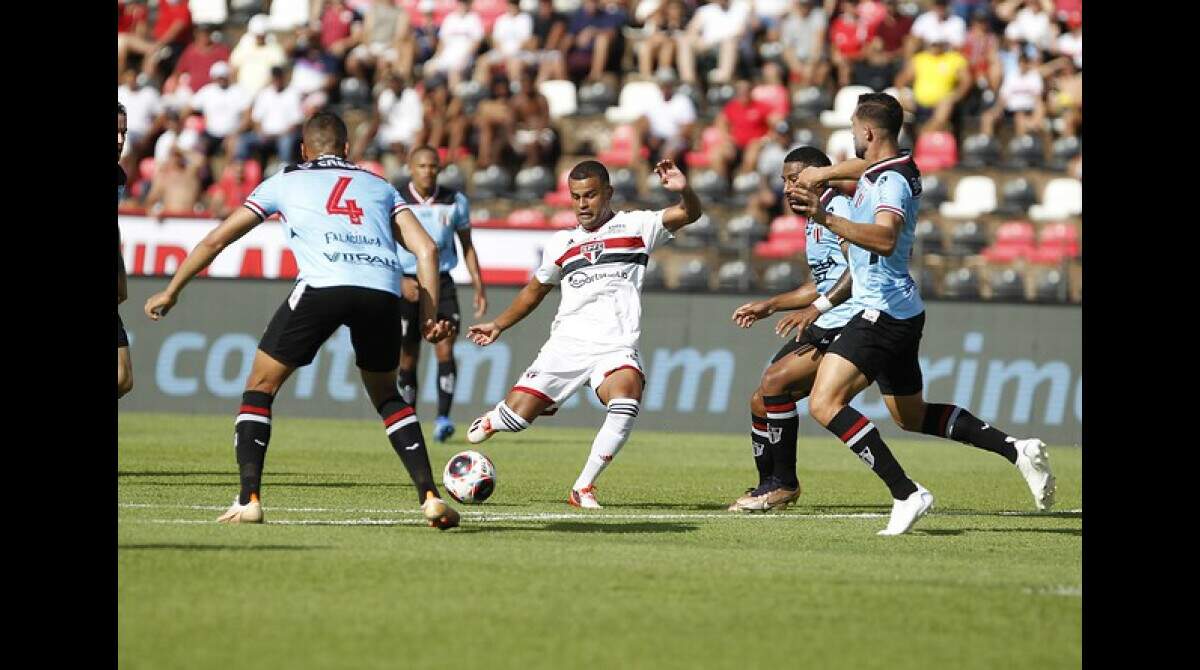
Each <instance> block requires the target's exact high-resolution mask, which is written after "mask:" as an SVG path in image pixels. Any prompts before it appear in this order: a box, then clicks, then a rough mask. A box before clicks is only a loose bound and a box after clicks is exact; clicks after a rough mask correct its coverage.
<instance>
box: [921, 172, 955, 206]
mask: <svg viewBox="0 0 1200 670" xmlns="http://www.w3.org/2000/svg"><path fill="white" fill-rule="evenodd" d="M949 198H950V193H949V191H948V190H947V189H946V182H944V181H942V179H941V178H940V177H938V176H937V175H935V174H931V175H921V200H920V205H919V207H920V211H922V212H924V211H927V210H930V209H932V210H934V211H937V208H938V207H941V206H942V203H943V202H946V200H948V199H949Z"/></svg>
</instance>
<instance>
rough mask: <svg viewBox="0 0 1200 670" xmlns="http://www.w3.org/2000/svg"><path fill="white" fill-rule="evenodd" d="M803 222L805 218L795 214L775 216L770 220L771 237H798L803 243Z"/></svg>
mask: <svg viewBox="0 0 1200 670" xmlns="http://www.w3.org/2000/svg"><path fill="white" fill-rule="evenodd" d="M804 224H805V220H804V217H802V216H796V215H795V214H785V215H783V216H777V217H775V219H774V220H773V221H771V238H772V239H780V238H790V239H799V240H801V243H803V240H804Z"/></svg>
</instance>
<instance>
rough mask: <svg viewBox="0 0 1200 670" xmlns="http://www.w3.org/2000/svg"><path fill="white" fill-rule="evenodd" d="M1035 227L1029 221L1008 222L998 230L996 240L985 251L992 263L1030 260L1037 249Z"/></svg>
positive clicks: (984, 254)
mask: <svg viewBox="0 0 1200 670" xmlns="http://www.w3.org/2000/svg"><path fill="white" fill-rule="evenodd" d="M1035 248H1036V247H1035V245H1034V234H1033V226H1032V225H1031V224H1030V223H1029V222H1027V221H1006V222H1004V223H1002V224H1000V227H999V228H997V229H996V239H995V241H994V242H993V243H992V245H991V246H989V247H988V248H986V249H984V250H983V257H984V258H986V259H987V260H988V262H991V263H1011V262H1013V261H1015V260H1017V259H1018V258H1028V257H1029V256H1031V255H1032V254H1033V252H1034V249H1035Z"/></svg>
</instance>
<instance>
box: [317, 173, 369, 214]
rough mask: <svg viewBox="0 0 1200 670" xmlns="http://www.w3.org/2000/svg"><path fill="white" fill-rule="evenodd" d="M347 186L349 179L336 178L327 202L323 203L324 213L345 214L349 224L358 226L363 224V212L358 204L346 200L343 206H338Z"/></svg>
mask: <svg viewBox="0 0 1200 670" xmlns="http://www.w3.org/2000/svg"><path fill="white" fill-rule="evenodd" d="M348 186H350V177H338V180H337V184H335V185H334V187H333V191H332V192H331V193H330V194H329V200H326V201H325V211H326V212H328V213H330V214H345V215H346V216H348V217H350V223H352V224H354V225H356V226H360V225H362V222H363V220H362V215H363V211H362V210H361V209H359V208H358V203H357V202H355V201H354V200H347V201H346V204H345V205H344V206H343V205H339V204H338V202H340V201H341V199H342V195H343V194H344V193H345V192H346V188H347V187H348Z"/></svg>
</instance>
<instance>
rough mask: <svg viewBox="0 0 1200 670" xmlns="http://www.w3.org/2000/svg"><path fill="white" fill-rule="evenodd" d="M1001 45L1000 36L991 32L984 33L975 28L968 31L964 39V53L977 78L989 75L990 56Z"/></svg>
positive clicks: (972, 72)
mask: <svg viewBox="0 0 1200 670" xmlns="http://www.w3.org/2000/svg"><path fill="white" fill-rule="evenodd" d="M999 46H1000V38H998V37H996V36H995V35H993V34H992V33H990V32H985V33H983V34H979V33H976V32H975V31H974V30H971V31H968V32H967V36H966V38H964V39H963V45H962V55H963V56H966V58H967V65H969V66H970V68H971V74H972V75H974V76H975V77H977V78H978V77H981V76H986V75H987V73H988V69H989V68H990V66H991V59H990V58H989V56H990V55H991V53H992V52H993V50H995V49H997V48H999Z"/></svg>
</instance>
